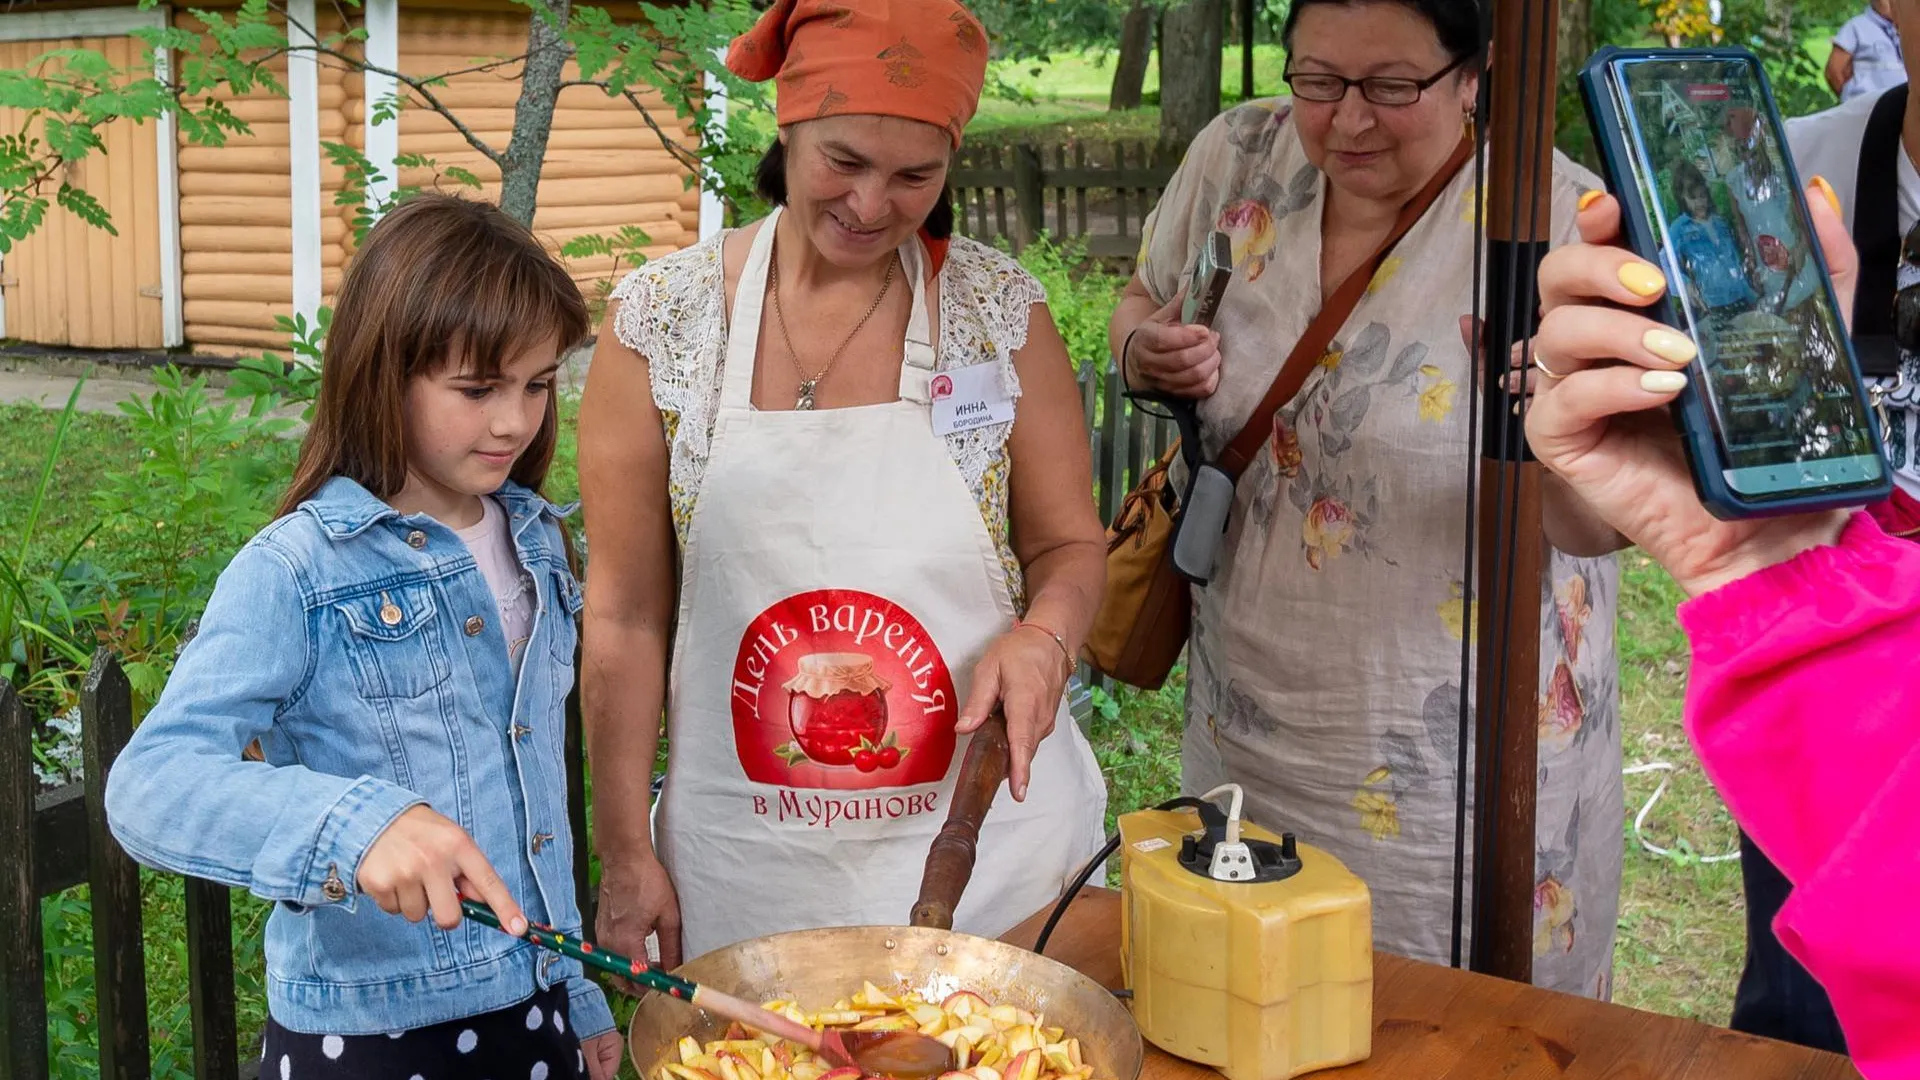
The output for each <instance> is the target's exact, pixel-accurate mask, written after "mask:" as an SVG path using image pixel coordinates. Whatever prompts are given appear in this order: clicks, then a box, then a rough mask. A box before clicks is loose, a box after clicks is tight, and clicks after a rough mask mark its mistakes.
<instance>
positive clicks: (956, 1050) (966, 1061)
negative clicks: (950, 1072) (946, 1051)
mask: <svg viewBox="0 0 1920 1080" xmlns="http://www.w3.org/2000/svg"><path fill="white" fill-rule="evenodd" d="M953 1060H954V1062H955V1066H954V1067H955V1068H959V1069H964V1068H966V1067H967V1066H968V1065H971V1064H973V1043H972V1042H971V1041H969V1040H968V1039H966V1038H965V1037H964V1036H963V1037H961V1038H957V1039H955V1040H954V1041H953Z"/></svg>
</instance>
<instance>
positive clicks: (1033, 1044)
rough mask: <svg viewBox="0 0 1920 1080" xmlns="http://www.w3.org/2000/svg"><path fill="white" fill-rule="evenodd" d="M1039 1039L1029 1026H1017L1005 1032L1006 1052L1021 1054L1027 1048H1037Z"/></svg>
mask: <svg viewBox="0 0 1920 1080" xmlns="http://www.w3.org/2000/svg"><path fill="white" fill-rule="evenodd" d="M1039 1048H1040V1040H1039V1038H1038V1037H1037V1036H1036V1035H1035V1034H1034V1031H1033V1029H1032V1028H1030V1027H1017V1028H1014V1029H1013V1030H1012V1031H1009V1032H1007V1052H1008V1053H1010V1054H1021V1053H1025V1052H1026V1051H1028V1050H1038V1049H1039Z"/></svg>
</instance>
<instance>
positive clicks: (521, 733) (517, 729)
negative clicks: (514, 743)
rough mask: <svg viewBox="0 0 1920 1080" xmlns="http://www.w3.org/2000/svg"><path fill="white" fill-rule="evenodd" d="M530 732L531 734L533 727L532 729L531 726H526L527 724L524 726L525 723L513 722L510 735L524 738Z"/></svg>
mask: <svg viewBox="0 0 1920 1080" xmlns="http://www.w3.org/2000/svg"><path fill="white" fill-rule="evenodd" d="M531 734H533V729H532V728H530V727H528V726H526V725H525V724H515V725H513V728H512V735H513V737H514V738H516V739H524V738H526V737H527V736H529V735H531Z"/></svg>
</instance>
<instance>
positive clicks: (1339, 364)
mask: <svg viewBox="0 0 1920 1080" xmlns="http://www.w3.org/2000/svg"><path fill="white" fill-rule="evenodd" d="M1325 186H1326V180H1325V178H1324V176H1323V174H1321V173H1320V171H1319V170H1317V169H1315V168H1314V167H1313V166H1312V165H1311V164H1310V163H1309V162H1308V161H1307V158H1306V155H1305V152H1304V151H1303V149H1302V147H1301V144H1300V139H1299V136H1298V134H1297V132H1296V131H1295V129H1294V127H1293V125H1292V124H1291V123H1289V118H1288V111H1287V106H1286V104H1285V102H1284V100H1281V101H1265V102H1254V103H1250V104H1248V105H1244V106H1241V107H1239V108H1237V109H1234V110H1232V111H1230V112H1228V113H1226V114H1224V115H1222V116H1220V117H1219V118H1217V119H1216V120H1215V121H1214V122H1213V124H1212V125H1210V126H1209V127H1208V128H1207V130H1206V131H1205V132H1203V133H1202V134H1201V135H1200V137H1199V138H1198V139H1197V140H1195V142H1194V144H1193V146H1192V147H1191V148H1190V149H1189V151H1188V153H1187V157H1186V160H1185V161H1184V162H1183V163H1182V164H1181V166H1180V169H1179V170H1178V172H1177V174H1176V175H1175V176H1174V178H1173V180H1172V181H1171V182H1170V184H1169V186H1168V188H1167V190H1166V192H1165V194H1164V195H1163V196H1162V198H1161V200H1160V204H1159V206H1158V207H1157V208H1156V209H1155V211H1154V213H1153V215H1152V216H1151V218H1150V219H1149V220H1148V222H1147V226H1146V236H1145V239H1144V242H1143V245H1142V250H1141V256H1140V262H1139V267H1140V276H1141V278H1142V280H1143V281H1144V283H1145V284H1146V286H1147V289H1148V291H1149V292H1150V293H1152V294H1153V297H1154V299H1155V300H1156V301H1158V302H1165V301H1166V300H1168V299H1170V298H1171V297H1172V296H1173V295H1174V294H1175V293H1176V292H1178V290H1179V289H1180V287H1181V285H1182V284H1183V283H1184V279H1185V277H1186V275H1187V273H1188V270H1189V268H1190V267H1191V266H1192V264H1193V259H1194V256H1195V254H1196V253H1197V252H1198V250H1199V245H1200V242H1201V241H1202V239H1203V238H1204V237H1205V236H1206V234H1207V233H1208V232H1209V231H1211V230H1213V229H1216V228H1217V229H1222V230H1225V231H1226V232H1228V233H1229V234H1230V235H1231V236H1232V238H1233V260H1234V267H1235V277H1234V281H1233V284H1232V286H1231V287H1230V288H1229V289H1228V290H1227V294H1226V297H1225V300H1224V302H1223V304H1222V307H1221V309H1220V311H1219V313H1218V315H1217V316H1216V319H1215V322H1214V326H1215V328H1216V329H1217V330H1219V332H1220V337H1221V349H1222V351H1223V363H1222V375H1221V383H1220V388H1219V390H1218V392H1217V393H1215V394H1214V395H1213V396H1212V397H1211V398H1209V399H1207V400H1206V401H1204V402H1203V403H1202V404H1201V407H1200V416H1201V423H1202V441H1203V442H1204V443H1205V444H1206V450H1207V451H1208V453H1209V454H1215V453H1218V452H1219V451H1220V450H1221V449H1222V447H1224V445H1225V444H1226V442H1227V441H1229V440H1230V439H1232V437H1233V436H1234V435H1235V434H1236V433H1237V432H1238V430H1239V428H1240V426H1241V424H1242V423H1243V422H1244V420H1245V418H1246V417H1247V415H1248V414H1249V413H1250V412H1251V411H1252V409H1253V407H1254V405H1255V404H1256V403H1257V402H1258V401H1259V399H1260V398H1261V396H1262V395H1263V394H1264V393H1265V391H1266V389H1267V387H1268V385H1269V384H1270V383H1271V382H1272V381H1273V377H1274V375H1275V374H1276V373H1277V372H1278V370H1279V367H1280V364H1281V363H1282V362H1283V361H1284V360H1285V359H1286V356H1287V354H1288V352H1289V351H1290V350H1291V348H1292V346H1293V343H1294V342H1295V341H1296V340H1298V339H1299V337H1300V336H1301V334H1302V333H1303V332H1304V331H1305V329H1306V326H1307V324H1308V322H1309V321H1310V320H1311V319H1312V317H1313V315H1314V314H1315V312H1316V310H1317V309H1318V307H1319V303H1320V295H1321V290H1320V281H1319V266H1320V219H1321V205H1322V199H1323V198H1324V197H1325ZM1598 186H1599V184H1598V182H1597V181H1596V180H1594V179H1593V178H1592V177H1591V176H1588V175H1586V174H1584V173H1582V172H1581V171H1580V169H1579V167H1578V166H1576V165H1574V164H1573V163H1572V162H1570V161H1568V160H1566V159H1565V158H1560V159H1558V160H1557V161H1556V168H1555V181H1554V191H1553V223H1554V241H1555V242H1556V243H1563V242H1566V241H1568V240H1570V239H1572V238H1573V236H1574V227H1573V211H1574V202H1575V201H1576V199H1577V198H1578V196H1579V194H1580V192H1581V191H1582V190H1584V189H1585V188H1588V187H1598ZM1473 195H1474V177H1473V169H1472V167H1471V165H1469V166H1468V167H1467V168H1465V169H1463V170H1462V171H1461V173H1460V175H1459V176H1457V177H1456V178H1455V179H1454V181H1453V182H1452V184H1451V185H1450V186H1449V187H1448V189H1447V190H1446V191H1445V192H1444V193H1443V194H1442V195H1441V196H1440V198H1439V200H1438V201H1437V202H1436V203H1435V204H1434V206H1433V208H1432V209H1431V210H1429V211H1428V212H1427V214H1426V216H1425V217H1424V218H1423V219H1422V220H1421V221H1420V222H1418V223H1417V224H1416V225H1415V226H1414V228H1413V229H1412V230H1411V231H1410V232H1409V233H1408V234H1407V235H1406V237H1405V238H1404V239H1402V240H1401V242H1400V243H1399V244H1398V245H1397V247H1396V248H1395V250H1394V251H1393V253H1392V255H1391V256H1390V257H1389V258H1388V259H1387V260H1386V261H1385V263H1384V264H1383V265H1382V266H1381V268H1380V270H1379V272H1378V273H1377V275H1376V276H1375V278H1374V281H1373V283H1372V284H1371V286H1370V287H1369V289H1368V291H1367V294H1366V296H1365V297H1364V298H1363V299H1362V300H1361V302H1360V303H1359V305H1358V306H1357V307H1356V308H1355V310H1354V313H1353V315H1352V316H1351V317H1350V318H1349V320H1348V322H1347V323H1346V325H1345V326H1344V327H1343V328H1342V329H1341V331H1340V332H1339V333H1338V334H1337V335H1336V336H1335V339H1334V342H1333V344H1332V345H1331V347H1330V348H1329V349H1328V351H1327V353H1326V355H1325V356H1324V357H1322V358H1321V360H1320V364H1319V367H1318V369H1317V370H1315V371H1314V372H1313V373H1312V374H1311V375H1310V377H1309V378H1308V380H1307V382H1306V385H1305V386H1304V388H1303V389H1302V390H1301V392H1300V394H1299V395H1298V396H1297V397H1296V398H1295V399H1294V400H1293V401H1292V402H1290V403H1289V404H1288V405H1286V406H1284V407H1282V408H1281V409H1280V410H1279V412H1278V413H1277V414H1276V415H1275V416H1274V417H1273V418H1272V434H1271V437H1270V438H1269V439H1268V440H1267V444H1266V452H1265V453H1262V454H1260V455H1257V456H1256V457H1255V459H1254V460H1253V461H1252V463H1251V464H1250V465H1249V466H1248V467H1247V470H1246V472H1245V473H1244V474H1243V475H1242V477H1241V479H1240V482H1239V485H1238V490H1237V493H1236V499H1235V505H1234V512H1233V518H1232V522H1231V525H1230V527H1229V529H1230V531H1229V533H1228V536H1227V541H1226V544H1225V546H1224V548H1223V550H1222V553H1221V557H1220V566H1219V567H1218V569H1217V571H1216V574H1215V577H1214V579H1213V581H1212V582H1211V583H1210V584H1209V585H1207V586H1206V587H1205V588H1198V589H1195V590H1194V605H1195V606H1194V626H1193V637H1192V640H1191V644H1190V649H1189V683H1188V689H1187V711H1186V725H1187V726H1186V736H1185V745H1184V753H1183V771H1184V786H1185V787H1186V788H1187V790H1188V791H1189V792H1190V793H1192V792H1203V791H1206V790H1208V789H1209V788H1212V787H1214V786H1215V785H1217V784H1219V783H1222V782H1225V781H1233V782H1236V783H1239V784H1240V785H1242V787H1243V788H1245V790H1246V795H1247V814H1248V817H1249V818H1250V819H1251V820H1253V821H1255V822H1256V823H1258V824H1260V825H1262V826H1265V827H1267V828H1272V829H1288V830H1292V831H1293V832H1295V833H1297V834H1298V835H1299V836H1300V838H1301V839H1302V840H1304V841H1306V842H1308V843H1311V844H1314V845H1317V846H1320V847H1322V848H1324V849H1326V850H1328V851H1330V852H1331V853H1332V854H1333V855H1335V856H1336V857H1337V858H1339V859H1340V860H1341V861H1343V862H1344V863H1346V865H1347V866H1348V867H1349V868H1350V869H1352V870H1353V871H1354V872H1355V873H1357V874H1359V875H1360V877H1361V878H1362V879H1363V880H1365V881H1366V882H1367V885H1368V887H1369V888H1370V889H1371V891H1372V893H1373V901H1374V941H1375V944H1376V946H1377V947H1379V948H1382V949H1385V950H1387V951H1390V952H1394V953H1399V954H1402V955H1406V956H1411V957H1415V958H1418V959H1422V960H1428V961H1433V962H1439V963H1445V962H1447V960H1448V959H1449V957H1450V952H1451V947H1450V940H1451V938H1450V935H1451V926H1452V921H1451V914H1452V901H1453V886H1452V882H1453V850H1454V833H1455V829H1454V821H1455V809H1454V799H1455V784H1454V776H1455V763H1456V760H1457V758H1456V754H1457V750H1458V745H1459V718H1460V701H1461V697H1460V678H1461V654H1462V649H1463V644H1464V643H1463V642H1462V630H1463V623H1464V621H1465V619H1464V615H1465V605H1466V604H1467V603H1468V602H1469V598H1468V597H1467V596H1466V595H1465V589H1464V585H1463V582H1464V574H1463V566H1464V557H1465V544H1466V513H1467V483H1468V475H1469V469H1470V468H1471V467H1472V462H1471V461H1470V458H1469V448H1470V441H1471V438H1472V434H1471V431H1470V429H1469V427H1468V424H1467V417H1468V411H1467V408H1466V404H1467V403H1466V398H1465V395H1466V394H1468V393H1471V392H1472V374H1471V368H1470V365H1469V360H1468V356H1467V350H1466V347H1465V345H1464V344H1463V342H1462V340H1461V332H1460V320H1461V317H1462V316H1464V315H1466V314H1468V313H1469V312H1470V311H1471V310H1472V277H1473V275H1472V266H1473V250H1474V248H1473V244H1474V235H1473V221H1474V213H1473V209H1474V208H1473V201H1472V200H1473ZM1540 584H1541V590H1540V604H1541V612H1542V640H1541V650H1540V656H1541V671H1540V687H1539V715H1538V723H1539V739H1540V745H1539V755H1540V756H1539V778H1540V787H1539V804H1538V805H1539V809H1538V830H1537V835H1536V873H1537V882H1536V888H1535V892H1534V921H1535V937H1534V952H1535V959H1534V980H1535V982H1536V983H1538V984H1539V985H1542V986H1546V987H1550V988H1553V989H1558V990H1563V991H1568V992H1572V993H1579V994H1585V995H1589V996H1595V997H1606V996H1608V995H1609V993H1610V989H1611V969H1612V959H1613V942H1614V923H1615V918H1616V916H1617V914H1618V910H1619V899H1620V873H1621V860H1622V856H1623V844H1622V826H1623V824H1624V821H1625V809H1624V795H1623V791H1622V787H1621V778H1620V709H1619V673H1618V667H1617V664H1616V660H1615V655H1614V613H1615V606H1616V603H1617V600H1618V596H1619V571H1618V567H1617V565H1616V563H1615V561H1614V560H1613V559H1611V558H1607V559H1597V560H1585V559H1574V558H1570V557H1567V556H1565V555H1562V554H1559V553H1557V552H1555V553H1553V554H1552V555H1551V558H1550V560H1549V565H1548V567H1547V569H1546V573H1545V576H1544V578H1543V580H1542V581H1541V583H1540Z"/></svg>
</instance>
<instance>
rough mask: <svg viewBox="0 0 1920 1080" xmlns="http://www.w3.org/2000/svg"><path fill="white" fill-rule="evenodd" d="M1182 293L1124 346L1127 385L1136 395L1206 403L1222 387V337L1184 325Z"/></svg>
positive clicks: (1144, 322) (1163, 306) (1152, 317)
mask: <svg viewBox="0 0 1920 1080" xmlns="http://www.w3.org/2000/svg"><path fill="white" fill-rule="evenodd" d="M1184 303H1186V293H1185V291H1182V292H1181V293H1180V294H1179V295H1176V296H1175V297H1174V298H1173V299H1172V300H1171V301H1169V302H1167V303H1166V304H1164V305H1162V306H1161V307H1160V309H1159V310H1158V311H1155V312H1154V313H1153V314H1151V315H1149V316H1147V317H1146V319H1145V321H1143V322H1141V323H1140V325H1139V326H1138V327H1137V328H1136V329H1134V330H1133V331H1132V332H1131V335H1130V337H1129V338H1128V339H1127V340H1126V341H1125V342H1123V344H1122V347H1123V348H1124V349H1125V350H1126V355H1125V356H1123V357H1121V358H1120V359H1121V362H1122V363H1124V364H1125V365H1127V366H1126V370H1125V374H1126V375H1127V383H1128V385H1129V386H1132V387H1133V388H1134V389H1136V390H1158V391H1160V392H1161V393H1164V394H1175V395H1178V396H1180V397H1190V398H1203V397H1208V396H1211V395H1212V393H1213V392H1214V391H1215V390H1218V389H1219V388H1220V335H1219V334H1217V333H1215V332H1214V331H1212V330H1210V329H1208V328H1207V327H1204V326H1192V325H1187V324H1183V323H1182V322H1181V321H1180V308H1181V305H1183V304H1184Z"/></svg>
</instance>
